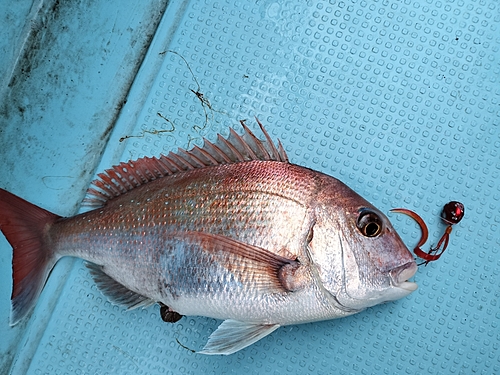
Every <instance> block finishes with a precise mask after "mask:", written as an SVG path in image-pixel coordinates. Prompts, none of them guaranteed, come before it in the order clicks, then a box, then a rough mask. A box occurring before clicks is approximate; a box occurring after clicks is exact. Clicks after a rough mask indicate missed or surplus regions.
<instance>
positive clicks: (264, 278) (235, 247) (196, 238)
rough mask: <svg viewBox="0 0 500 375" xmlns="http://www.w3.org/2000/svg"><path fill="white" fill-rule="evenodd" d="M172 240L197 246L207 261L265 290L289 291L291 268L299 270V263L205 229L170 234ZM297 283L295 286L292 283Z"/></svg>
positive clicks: (275, 291)
mask: <svg viewBox="0 0 500 375" xmlns="http://www.w3.org/2000/svg"><path fill="white" fill-rule="evenodd" d="M171 236H172V237H171V238H172V240H174V241H176V242H181V243H184V245H185V248H196V249H197V251H201V252H203V253H204V254H205V258H204V259H203V262H204V263H205V264H217V265H218V266H219V267H222V268H223V269H225V270H227V271H229V272H230V273H231V274H232V276H234V278H235V279H236V280H238V282H240V283H241V284H244V285H246V286H247V287H251V288H252V289H254V290H259V291H260V292H262V293H286V292H291V291H294V290H296V289H295V288H291V287H290V286H291V285H292V283H291V282H290V277H288V278H285V277H284V276H285V275H288V274H289V272H282V270H288V269H289V268H293V269H299V268H300V267H301V265H300V263H299V262H298V261H296V260H293V259H288V258H284V257H282V256H280V255H278V254H275V253H273V252H271V251H268V250H266V249H263V248H261V247H258V246H253V245H249V244H246V243H243V242H241V241H237V240H234V239H232V238H229V237H226V236H221V235H213V234H209V233H203V232H183V233H174V234H172V235H171ZM293 286H295V285H293Z"/></svg>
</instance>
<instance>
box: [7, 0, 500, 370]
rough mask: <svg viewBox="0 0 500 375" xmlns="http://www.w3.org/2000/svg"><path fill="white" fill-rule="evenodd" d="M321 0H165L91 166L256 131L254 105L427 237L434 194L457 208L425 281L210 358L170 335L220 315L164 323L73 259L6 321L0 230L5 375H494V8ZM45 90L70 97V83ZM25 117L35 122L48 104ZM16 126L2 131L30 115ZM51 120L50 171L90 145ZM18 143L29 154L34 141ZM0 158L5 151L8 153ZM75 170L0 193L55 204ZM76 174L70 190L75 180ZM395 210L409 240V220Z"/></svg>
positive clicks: (497, 360)
mask: <svg viewBox="0 0 500 375" xmlns="http://www.w3.org/2000/svg"><path fill="white" fill-rule="evenodd" d="M317 3H318V2H312V1H310V2H296V3H294V2H287V1H257V2H252V3H249V2H248V3H247V2H238V1H220V2H213V1H210V0H206V1H204V2H202V1H190V2H187V1H186V2H181V1H174V2H171V4H170V5H169V7H168V8H167V10H166V12H165V14H164V16H163V20H162V22H161V24H160V27H159V29H158V30H157V31H156V34H155V37H154V39H153V42H152V43H151V46H150V49H149V51H148V54H147V55H146V58H145V60H144V62H143V63H142V66H141V69H140V70H139V72H138V74H137V76H136V79H135V81H134V83H133V85H132V89H131V90H130V92H129V94H128V97H127V101H126V103H125V104H124V105H123V107H122V108H121V112H120V116H119V117H118V119H117V121H116V123H115V124H114V127H113V130H112V133H111V135H110V137H109V141H108V142H107V144H106V147H105V149H104V153H103V155H102V158H101V160H100V165H99V167H98V168H97V169H98V170H102V169H104V168H107V167H109V166H110V165H112V164H114V163H116V162H118V161H119V160H124V161H125V160H128V159H134V158H137V157H141V156H144V155H158V154H159V153H167V152H168V151H170V150H175V149H176V148H177V147H182V148H189V147H191V146H193V145H194V144H201V137H207V138H209V139H211V140H214V138H215V135H216V134H217V133H218V132H221V133H223V134H227V132H228V128H229V127H230V126H232V127H235V128H236V129H238V128H237V126H238V120H240V119H248V121H247V123H248V124H249V125H251V127H253V128H255V124H254V121H253V116H258V117H259V119H260V120H261V121H262V122H263V123H264V124H265V125H266V127H267V129H268V130H269V132H270V134H271V136H272V137H273V138H280V139H281V140H282V143H283V145H284V146H285V148H286V151H287V152H288V155H289V156H290V158H291V161H292V162H294V163H296V164H300V165H304V166H307V167H310V168H313V169H317V170H320V171H322V172H325V173H328V174H330V175H332V176H334V177H337V178H339V179H340V180H342V181H343V182H345V183H346V184H347V185H349V186H350V187H351V188H353V189H354V190H355V191H357V192H358V193H360V194H361V195H363V196H364V197H365V198H366V199H368V200H369V201H371V202H372V203H373V204H374V205H375V206H377V207H378V208H380V209H381V210H382V211H384V212H388V211H389V209H391V208H394V207H407V208H409V209H413V210H415V211H417V212H418V213H419V214H420V215H421V216H422V217H423V218H424V219H425V221H426V222H427V223H428V225H429V230H430V239H429V242H428V243H427V244H426V245H425V246H424V249H428V247H429V246H430V243H434V244H435V243H436V242H437V240H438V239H439V237H440V236H441V234H442V233H443V231H444V228H445V227H444V225H443V224H441V222H440V219H439V214H440V211H441V208H442V206H443V205H444V204H445V203H447V202H448V201H450V200H458V201H461V202H463V203H464V204H465V207H466V215H465V218H464V220H463V221H462V222H461V223H460V224H459V225H457V226H456V228H454V230H453V233H452V235H451V242H450V245H449V249H448V250H447V251H446V253H445V254H444V255H443V257H442V258H441V259H439V261H437V262H435V263H431V264H429V265H428V266H427V267H420V268H419V270H418V272H417V274H416V276H415V277H414V280H415V281H416V282H417V283H418V284H419V289H418V290H417V291H416V292H414V293H413V294H412V295H410V296H409V297H407V298H405V299H402V300H400V301H396V302H394V303H388V304H385V305H382V306H376V307H373V308H370V309H368V310H366V311H364V312H362V313H360V314H357V315H354V316H352V317H348V318H344V319H340V320H332V321H327V322H320V323H314V324H305V325H300V326H290V327H282V328H280V329H279V330H277V331H275V332H274V333H273V334H271V335H270V336H268V337H266V338H264V339H263V340H261V341H259V342H257V343H256V344H254V345H252V346H250V347H248V348H246V349H244V350H242V351H241V352H238V353H236V354H234V355H231V356H229V357H218V356H216V357H208V356H202V355H198V354H193V353H191V352H190V351H188V350H186V349H185V348H183V347H182V346H181V345H180V344H179V342H180V343H182V345H185V346H187V347H189V348H192V349H194V350H198V349H200V348H201V347H203V345H204V344H205V342H206V339H207V338H208V336H209V335H210V333H211V332H212V331H213V330H215V329H216V327H217V325H218V324H219V323H220V322H218V321H215V320H213V319H208V318H203V317H185V318H183V319H182V320H181V321H179V322H178V323H176V324H174V325H170V324H166V323H164V322H163V321H161V319H160V317H159V309H158V307H156V306H155V307H151V308H149V309H146V310H137V311H129V312H127V311H124V310H123V309H122V308H120V307H116V306H112V305H111V304H110V303H109V302H107V301H106V299H105V298H104V297H103V296H102V295H101V294H100V292H99V291H98V290H97V289H96V287H95V285H94V283H93V281H92V280H91V278H90V276H89V274H88V272H87V270H86V269H85V268H84V267H83V263H82V262H81V261H80V260H77V261H74V262H71V261H66V262H64V263H63V264H61V265H58V266H57V267H56V270H55V272H54V273H53V275H52V277H51V279H50V280H49V283H48V285H47V290H45V292H44V293H43V295H42V297H41V299H40V301H39V304H38V306H37V309H36V310H35V313H34V314H33V316H32V317H31V319H30V321H29V322H27V323H24V325H23V326H22V327H16V328H14V329H11V328H9V327H8V314H9V308H10V302H9V296H10V287H11V281H10V278H11V276H10V275H11V274H10V262H11V259H10V256H9V255H8V254H10V247H9V246H8V244H7V242H6V241H5V240H4V239H3V238H2V239H1V240H0V241H2V242H0V270H1V276H0V277H1V279H2V282H1V283H0V297H1V299H0V318H1V320H0V323H1V327H0V333H1V334H2V335H4V336H5V335H13V333H12V332H13V331H12V330H14V331H16V332H17V333H16V335H17V336H16V337H20V338H19V343H20V344H19V346H17V347H16V346H15V345H14V344H12V346H11V347H10V348H8V347H6V348H5V350H6V351H7V350H9V353H6V354H9V355H12V357H13V367H12V373H13V374H16V375H17V374H20V373H23V372H27V373H28V374H202V373H203V374H205V373H207V374H209V373H213V374H225V373H238V374H241V373H246V374H262V373H296V374H305V373H311V374H329V373H335V374H427V373H429V374H473V373H477V374H498V373H500V344H499V342H500V328H499V323H498V322H499V319H500V308H499V302H500V301H499V300H500V277H499V274H500V255H499V249H500V231H499V227H500V216H499V214H498V213H499V212H500V203H499V202H500V176H499V174H500V157H499V149H500V116H499V113H500V89H499V87H500V86H499V81H500V51H499V48H500V37H499V36H498V35H499V31H500V5H499V4H498V3H497V2H494V1H491V2H488V1H447V2H442V1H427V2H425V3H424V2H419V1H400V2H390V1H353V2H351V1H348V2H333V3H332V4H327V3H326V2H325V3H323V2H321V3H319V4H317ZM107 11H108V12H110V14H112V9H108V10H107ZM103 27H108V26H106V25H104V26H103ZM107 32H110V33H112V31H111V30H107ZM116 43H123V42H122V41H121V40H117V42H116ZM120 47H121V48H122V49H126V48H130V44H126V43H123V45H120ZM117 50H120V48H117ZM169 51H175V52H176V53H172V52H169ZM70 61H71V64H78V62H77V61H73V60H70ZM69 63H70V62H68V64H69ZM81 69H82V71H84V70H85V67H81ZM115 69H117V70H119V69H125V70H129V71H132V68H131V67H123V66H116V67H115ZM102 85H104V84H103V83H102V82H101V81H100V79H98V78H97V77H95V78H94V81H91V82H85V86H90V87H94V90H95V91H96V92H99V90H101V89H102V88H103V86H102ZM51 89H52V88H51ZM53 89H54V90H56V89H57V95H60V96H64V95H65V91H64V87H63V88H61V87H58V88H53ZM75 90H76V91H75V92H72V95H73V96H74V97H75V98H76V99H75V100H76V102H75V103H79V105H81V106H82V107H85V106H86V105H87V101H88V100H89V98H88V96H87V95H86V94H87V91H85V90H86V89H83V88H81V87H79V86H78V85H76V86H75ZM48 91H49V92H55V91H50V90H49V89H48ZM196 92H197V93H198V94H199V95H195V93H196ZM79 94H81V95H79ZM200 94H202V96H201V95H200ZM112 95H115V96H116V97H117V96H118V93H112ZM115 96H113V97H112V98H110V103H114V101H113V100H114V99H116V97H115ZM27 97H29V95H27ZM201 99H203V100H201ZM103 107H104V108H106V105H103ZM58 108H60V107H58ZM113 108H114V107H113ZM56 109H57V108H55V109H54V108H52V109H50V110H51V111H56ZM30 111H31V112H30V113H29V115H30V116H31V117H30V118H39V117H40V116H41V115H42V114H44V113H45V112H44V111H43V110H42V109H41V108H40V107H37V106H33V107H32V108H31V109H30ZM110 111H111V109H110ZM25 116H26V115H25ZM4 118H5V117H4ZM15 119H17V121H18V122H17V123H15V122H14V123H9V124H7V125H8V126H10V127H11V128H10V130H9V132H10V133H9V134H12V132H14V131H16V130H15V129H18V128H20V127H22V126H25V125H24V122H23V121H22V119H19V118H18V117H16V118H15ZM96 119H97V120H98V119H99V117H96ZM43 121H44V120H43V119H42V120H41V125H40V126H42V125H43V124H45V123H44V122H43ZM106 121H107V122H108V123H109V121H110V120H109V119H108V120H106ZM106 121H103V123H102V125H101V128H99V125H98V124H99V121H95V119H94V122H92V124H95V125H94V126H95V127H97V128H99V130H98V131H97V132H98V133H99V134H103V133H104V132H105V129H106V127H107V126H108V124H107V123H106ZM52 126H54V127H55V128H54V129H56V128H58V129H60V130H61V132H60V133H59V134H63V135H64V134H66V135H65V136H63V137H62V138H61V139H57V140H56V142H55V141H54V139H53V138H51V137H48V136H47V135H44V134H42V135H40V137H38V138H37V143H36V144H34V143H31V145H32V147H34V148H35V149H36V150H38V149H41V153H40V155H41V156H40V157H37V163H38V164H40V165H43V163H44V162H49V161H50V163H51V166H50V168H54V169H55V170H57V169H58V168H63V167H61V165H65V159H64V153H65V152H68V153H69V154H70V155H74V154H75V153H76V154H78V151H75V150H74V148H75V147H78V146H79V147H81V148H82V150H90V151H88V152H92V150H94V148H93V147H94V146H95V145H96V142H98V139H95V138H94V139H79V141H78V142H77V143H78V144H75V143H72V142H69V144H70V145H72V146H71V147H67V146H66V145H67V143H65V142H67V140H70V139H73V138H74V137H72V136H71V135H72V134H71V131H70V130H68V129H69V128H68V124H67V123H66V122H64V121H61V122H60V123H57V125H52ZM54 131H55V130H54ZM64 137H66V139H65V138H64ZM124 138H125V139H124ZM5 139H6V138H5V137H4V138H2V140H3V142H4V144H2V147H3V148H4V149H8V146H9V144H7V143H6V141H5ZM9 139H12V138H9ZM120 140H122V141H120ZM23 142H24V143H23V145H24V146H23V147H30V138H29V137H25V138H23ZM32 142H34V141H32ZM11 147H12V149H16V147H14V145H12V146H11ZM55 151H57V154H56V155H57V157H55V158H50V157H49V156H47V157H45V155H53V154H54V152H55ZM88 152H87V153H85V154H86V155H88ZM37 155H38V154H37ZM25 156H26V157H27V153H25ZM2 157H5V158H6V164H7V165H14V164H16V163H17V162H18V154H16V153H15V152H13V153H11V154H9V152H7V151H6V152H5V155H2ZM9 157H10V159H9ZM96 157H100V151H99V152H97V156H96ZM25 163H26V162H25ZM58 163H61V164H58ZM25 165H29V163H26V164H25ZM94 165H95V163H94ZM85 168H88V167H87V165H86V164H85V162H84V161H81V162H80V163H78V162H74V165H72V166H71V168H70V169H69V171H66V170H65V172H64V173H55V174H51V175H50V176H49V173H51V172H47V171H46V170H44V169H42V170H41V171H39V170H38V169H36V170H33V171H32V172H31V173H30V174H29V176H28V177H27V180H26V177H25V176H24V175H23V174H21V173H19V174H16V173H13V172H12V173H11V172H9V173H7V174H6V175H4V176H0V187H3V188H8V189H9V190H11V191H12V192H13V193H17V194H20V195H22V196H23V197H25V198H27V199H30V200H32V201H34V202H35V203H37V204H40V205H42V206H44V207H46V208H48V209H51V210H53V211H56V212H58V213H63V214H67V213H68V212H71V209H72V208H74V207H75V205H76V204H77V202H78V200H79V199H81V196H75V197H73V198H69V197H71V193H72V192H73V191H74V190H75V188H74V186H73V185H72V184H74V180H75V179H78V178H81V176H82V175H81V171H82V169H85ZM63 169H64V168H63ZM91 169H92V168H91ZM66 173H69V174H68V176H70V177H69V178H65V177H64V176H65V175H66ZM87 174H89V175H90V173H87ZM67 180H70V181H69V182H68V181H67ZM83 180H84V181H83V182H81V181H80V184H81V185H82V186H81V187H80V189H83V188H84V187H85V186H87V185H88V182H89V178H88V176H84V177H83ZM26 181H28V182H26ZM55 189H58V192H57V193H58V197H59V198H58V199H56V200H54V199H55V198H53V191H54V190H55ZM76 190H77V194H76V195H78V194H80V190H78V189H76ZM30 191H31V193H29V192H30ZM30 194H31V195H30ZM61 199H62V201H61ZM68 200H71V202H68ZM59 204H60V206H59ZM389 216H390V218H391V220H392V222H393V224H394V225H395V226H396V229H398V231H399V233H400V234H401V236H402V237H403V239H404V240H405V242H406V243H407V244H408V247H409V248H412V247H413V246H414V245H415V244H416V242H417V241H418V239H419V236H420V232H419V230H418V228H417V227H416V225H415V224H414V223H413V222H412V221H411V220H410V219H408V218H406V217H404V216H401V215H395V214H391V215H389ZM66 269H68V270H70V272H68V273H66V272H65V270H66ZM66 275H67V279H66V278H65V277H66ZM54 293H56V294H55V296H54ZM51 306H53V308H54V310H53V312H51ZM47 311H48V312H49V313H46V312H47ZM19 332H20V333H19ZM37 340H39V341H37ZM177 340H178V341H177ZM11 342H15V340H14V339H13V340H11ZM25 343H28V344H29V343H31V346H30V345H26V344H25ZM33 343H35V345H33ZM0 348H3V347H1V346H0ZM13 348H14V349H13ZM9 366H10V365H9ZM2 371H4V369H3V368H1V369H0V372H2ZM2 373H3V372H2ZM5 373H9V369H8V368H5Z"/></svg>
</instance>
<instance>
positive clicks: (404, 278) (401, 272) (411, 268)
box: [389, 261, 418, 292]
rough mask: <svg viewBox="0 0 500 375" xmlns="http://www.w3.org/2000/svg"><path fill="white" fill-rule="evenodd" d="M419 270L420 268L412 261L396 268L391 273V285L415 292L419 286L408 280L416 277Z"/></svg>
mask: <svg viewBox="0 0 500 375" xmlns="http://www.w3.org/2000/svg"><path fill="white" fill-rule="evenodd" d="M417 269H418V267H417V264H416V263H415V261H411V262H408V263H405V264H403V265H402V266H399V267H396V268H394V269H393V270H391V272H390V273H389V275H390V277H391V284H392V285H393V286H395V287H397V288H401V289H405V290H407V291H409V292H413V291H414V290H416V289H417V287H418V286H417V284H415V283H414V282H411V281H408V279H409V278H411V277H413V275H415V273H416V272H417Z"/></svg>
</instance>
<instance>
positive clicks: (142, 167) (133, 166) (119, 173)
mask: <svg viewBox="0 0 500 375" xmlns="http://www.w3.org/2000/svg"><path fill="white" fill-rule="evenodd" d="M256 120H257V123H258V124H259V127H260V129H261V130H262V133H263V134H264V137H265V138H266V139H265V140H260V139H258V138H257V137H256V136H255V135H254V134H253V133H252V131H251V130H250V129H249V128H248V127H247V126H246V125H245V121H244V120H241V121H240V123H241V125H242V127H243V130H244V133H243V135H239V134H238V133H236V132H235V131H234V130H233V129H230V131H229V136H228V137H227V138H223V137H222V136H221V135H220V134H219V135H218V136H217V141H216V142H215V143H212V142H210V141H208V140H207V139H205V138H203V142H204V144H203V147H202V148H200V147H198V146H195V147H194V148H192V149H191V150H189V151H186V150H184V149H182V148H179V150H178V151H177V152H176V153H173V152H169V153H168V155H161V156H160V157H159V158H156V157H152V158H150V157H144V158H141V159H137V160H135V161H129V162H127V163H123V162H122V163H120V164H119V165H116V166H114V167H112V168H111V169H107V170H106V171H104V172H103V173H100V174H98V175H97V176H98V178H97V179H96V180H94V181H92V186H91V187H90V188H89V189H88V190H87V196H86V197H85V199H84V201H83V203H84V205H85V206H87V207H91V208H97V207H102V206H103V205H105V204H106V202H107V201H108V200H110V199H113V198H115V197H117V196H119V195H122V194H124V193H126V192H128V191H130V190H132V189H134V188H136V187H138V186H141V185H144V184H147V183H148V182H151V181H154V180H156V179H158V178H162V177H165V176H169V175H172V174H174V173H178V172H183V171H188V170H191V169H196V168H204V167H208V166H214V165H223V164H232V163H240V162H244V161H251V160H274V161H281V162H286V163H287V162H288V156H287V155H286V152H285V150H284V148H283V146H282V145H281V142H280V141H279V140H278V145H277V146H276V145H275V144H274V143H273V141H272V140H271V137H270V136H269V134H268V133H267V131H266V130H265V129H264V126H263V125H262V123H261V122H260V121H259V119H257V118H256Z"/></svg>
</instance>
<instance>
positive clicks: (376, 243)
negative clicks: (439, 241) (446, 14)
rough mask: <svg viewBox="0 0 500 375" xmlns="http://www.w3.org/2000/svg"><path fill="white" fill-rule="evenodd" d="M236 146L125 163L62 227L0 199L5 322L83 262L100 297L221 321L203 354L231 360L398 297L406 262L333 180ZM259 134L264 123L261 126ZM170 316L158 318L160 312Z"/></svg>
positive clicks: (385, 228)
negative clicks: (292, 331) (262, 342)
mask: <svg viewBox="0 0 500 375" xmlns="http://www.w3.org/2000/svg"><path fill="white" fill-rule="evenodd" d="M242 125H243V127H244V131H245V132H244V135H243V136H239V135H238V134H237V133H236V132H234V131H233V130H231V135H230V137H229V138H228V139H224V138H222V137H220V136H219V139H218V142H217V143H216V144H212V143H210V142H208V141H205V145H204V147H203V148H198V147H195V148H194V149H192V150H191V151H184V150H179V152H178V153H176V154H174V153H170V154H169V155H168V156H162V157H160V158H159V159H156V158H144V159H139V160H137V161H135V162H129V163H122V164H120V165H119V166H116V167H114V168H113V169H110V170H108V171H106V172H105V173H103V174H100V175H99V179H98V180H96V181H94V183H93V184H94V186H93V187H92V188H91V189H89V193H88V197H87V202H88V203H90V204H91V205H93V206H94V207H95V208H94V209H93V210H91V211H89V212H85V213H82V214H79V215H76V216H74V217H70V218H61V217H59V216H57V215H55V214H52V213H50V212H48V211H45V210H43V209H41V208H39V207H36V206H34V205H32V204H30V203H28V202H26V201H24V200H22V199H21V198H18V197H16V196H14V195H12V194H11V193H8V192H6V191H5V190H0V229H1V230H2V232H3V233H4V234H5V236H6V237H7V239H8V240H9V242H10V243H11V245H12V246H13V249H14V256H13V280H14V286H13V292H12V314H11V324H16V323H17V322H18V321H19V320H21V319H22V318H23V317H24V316H26V315H27V314H28V313H29V312H30V311H31V310H32V308H33V307H34V305H35V303H36V300H37V298H38V296H39V294H40V292H41V290H42V288H43V285H44V284H45V281H46V278H47V276H48V274H49V272H50V270H51V269H52V267H53V266H54V265H55V263H56V262H57V260H58V259H60V258H61V257H63V256H73V257H80V258H83V259H85V260H86V261H87V262H89V263H88V267H89V269H90V272H91V274H92V276H93V278H94V280H95V281H96V283H97V285H98V287H99V288H100V290H101V291H102V292H103V293H104V294H105V295H106V296H107V297H108V298H109V299H110V300H111V301H112V302H113V303H116V304H120V305H123V306H125V307H127V308H135V307H140V306H147V305H150V304H153V303H160V305H161V306H162V311H163V314H164V319H165V320H168V321H176V320H178V319H179V318H180V317H181V316H182V315H201V316H209V317H213V318H217V319H222V320H224V322H223V323H222V324H221V325H220V326H219V328H218V329H217V330H216V331H215V332H214V333H213V334H212V335H211V336H210V338H209V340H208V343H207V344H206V345H205V347H204V348H203V350H202V351H200V352H199V353H203V354H231V353H234V352H235V351H238V350H240V349H242V348H244V347H246V346H248V345H250V344H252V343H254V342H255V341H257V340H259V339H260V338H262V337H264V336H266V335H268V334H269V333H271V332H273V331H274V330H275V329H277V328H278V327H280V326H282V325H289V324H298V323H305V322H312V321H319V320H326V319H332V318H338V317H343V316H347V315H351V314H353V313H356V312H359V311H361V310H363V309H365V308H367V307H370V306H373V305H376V304H379V303H382V302H386V301H391V300H396V299H398V298H402V297H404V296H407V295H408V294H410V293H411V292H412V291H414V290H415V289H416V284H414V283H412V282H409V281H407V280H408V279H409V278H410V277H412V276H413V274H414V273H415V272H416V269H417V267H416V264H415V261H414V259H413V257H412V255H411V253H410V252H409V251H408V249H407V248H406V246H405V245H404V244H403V242H402V241H401V239H400V238H399V236H398V235H397V233H396V231H395V230H394V228H393V227H392V226H391V224H390V222H389V220H388V219H387V218H386V217H385V216H384V215H383V214H382V213H381V212H380V211H378V210H377V209H376V208H375V207H373V206H372V205H371V204H370V203H368V202H367V201H366V200H364V199H363V198H362V197H360V196H359V195H358V194H356V193H355V192H354V191H352V190H351V189H349V188H348V187H347V186H346V185H344V184H343V183H342V182H340V181H338V180H337V179H335V178H333V177H330V176H327V175H325V174H322V173H320V172H316V171H313V170H310V169H307V168H304V167H300V166H297V165H294V164H291V163H289V162H288V158H287V156H286V153H285V151H284V149H283V148H282V147H281V144H278V147H276V146H275V145H274V144H273V143H272V141H271V140H270V138H269V136H268V134H267V133H266V132H265V130H264V128H263V127H262V125H261V129H262V131H263V132H264V135H265V136H266V141H261V140H259V139H257V138H256V137H255V136H254V135H253V134H252V132H251V131H250V130H249V129H248V128H247V127H246V126H245V125H244V124H243V123H242ZM259 125H260V123H259ZM167 306H168V307H167Z"/></svg>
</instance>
